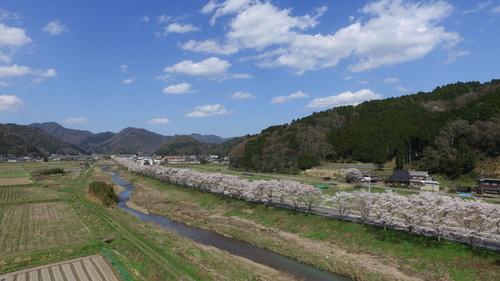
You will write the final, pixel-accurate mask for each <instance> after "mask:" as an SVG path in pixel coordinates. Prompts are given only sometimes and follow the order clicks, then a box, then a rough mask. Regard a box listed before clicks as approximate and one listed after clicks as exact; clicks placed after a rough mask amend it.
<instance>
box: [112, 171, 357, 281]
mask: <svg viewBox="0 0 500 281" xmlns="http://www.w3.org/2000/svg"><path fill="white" fill-rule="evenodd" d="M103 170H108V171H109V169H106V168H103ZM111 175H112V179H113V182H114V183H115V184H117V185H119V186H120V187H122V188H123V191H122V192H121V193H120V194H119V199H118V208H120V209H121V210H123V211H125V212H127V213H129V214H131V215H133V216H135V217H137V218H139V219H140V220H142V221H144V222H150V223H154V224H157V225H159V226H161V227H163V228H165V229H169V230H173V231H175V232H176V233H178V234H179V235H181V236H184V237H187V238H189V239H191V240H193V241H196V242H198V243H201V244H204V245H208V246H212V247H215V248H217V249H220V250H223V251H226V252H229V253H231V254H233V255H236V256H240V257H244V258H247V259H249V260H252V261H254V262H256V263H260V264H263V265H266V266H268V267H271V268H274V269H276V270H279V271H282V272H286V273H289V274H292V275H294V276H295V277H297V279H300V280H307V281H327V280H328V281H347V280H350V279H348V278H346V277H343V276H340V275H336V274H332V273H329V272H326V271H322V270H320V269H318V268H316V267H313V266H310V265H307V264H303V263H300V262H298V261H296V260H294V259H291V258H288V257H286V256H283V255H280V254H278V253H275V252H272V251H269V250H266V249H262V248H259V247H257V246H253V245H251V244H249V243H246V242H243V241H240V240H236V239H232V238H228V237H225V236H222V235H220V234H217V233H215V232H212V231H208V230H205V229H201V228H197V227H193V226H189V225H186V224H183V223H180V222H176V221H173V220H170V219H169V218H167V217H164V216H159V215H155V214H146V213H142V212H140V211H138V210H135V209H132V208H129V207H128V206H127V202H128V201H129V200H130V196H131V195H132V191H133V190H134V185H133V184H132V183H131V182H129V181H127V180H126V179H124V178H123V177H121V176H120V175H119V174H118V173H117V172H111Z"/></svg>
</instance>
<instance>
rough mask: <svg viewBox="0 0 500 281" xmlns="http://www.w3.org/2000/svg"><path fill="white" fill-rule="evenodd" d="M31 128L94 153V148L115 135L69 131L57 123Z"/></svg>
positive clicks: (33, 125)
mask: <svg viewBox="0 0 500 281" xmlns="http://www.w3.org/2000/svg"><path fill="white" fill-rule="evenodd" d="M29 126H30V127H35V128H39V129H41V130H42V131H44V132H45V133H47V134H49V135H51V136H53V137H55V138H57V139H59V140H61V141H63V142H66V143H69V144H71V145H76V146H78V147H79V148H80V149H82V150H84V151H87V152H93V150H94V147H95V146H96V145H98V144H100V143H102V142H104V141H106V140H108V139H110V138H111V137H113V136H114V135H115V133H112V132H105V133H98V134H94V133H92V132H90V131H85V130H75V129H68V128H65V127H63V126H61V125H59V124H58V123H56V122H46V123H33V124H30V125H29Z"/></svg>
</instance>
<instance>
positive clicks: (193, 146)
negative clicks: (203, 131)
mask: <svg viewBox="0 0 500 281" xmlns="http://www.w3.org/2000/svg"><path fill="white" fill-rule="evenodd" d="M199 136H202V135H199ZM208 137H209V138H212V140H210V139H209V138H199V137H198V138H196V139H195V138H193V135H186V136H182V135H176V136H174V137H172V138H170V139H168V140H167V141H166V142H165V143H163V145H162V146H161V147H160V149H158V151H156V154H158V155H208V154H216V155H221V156H227V155H228V154H229V152H230V151H231V149H232V148H233V147H234V146H235V145H236V144H238V143H240V142H242V141H243V140H244V139H245V137H239V138H229V139H223V138H221V137H217V136H215V138H213V137H212V136H208ZM200 139H202V140H205V142H203V141H201V140H200ZM215 140H217V141H216V142H215ZM221 140H223V141H222V142H221Z"/></svg>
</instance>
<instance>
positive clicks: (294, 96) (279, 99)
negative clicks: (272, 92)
mask: <svg viewBox="0 0 500 281" xmlns="http://www.w3.org/2000/svg"><path fill="white" fill-rule="evenodd" d="M308 96H309V95H308V94H306V93H303V92H301V91H297V92H295V93H291V94H289V95H287V96H277V97H274V98H273V99H272V100H271V103H272V104H283V103H287V102H291V101H293V100H296V99H303V98H307V97H308Z"/></svg>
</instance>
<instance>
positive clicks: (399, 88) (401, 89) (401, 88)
mask: <svg viewBox="0 0 500 281" xmlns="http://www.w3.org/2000/svg"><path fill="white" fill-rule="evenodd" d="M397 89H398V91H400V92H401V93H403V94H408V93H410V90H409V89H408V88H406V87H403V86H401V85H399V86H398V88H397Z"/></svg>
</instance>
